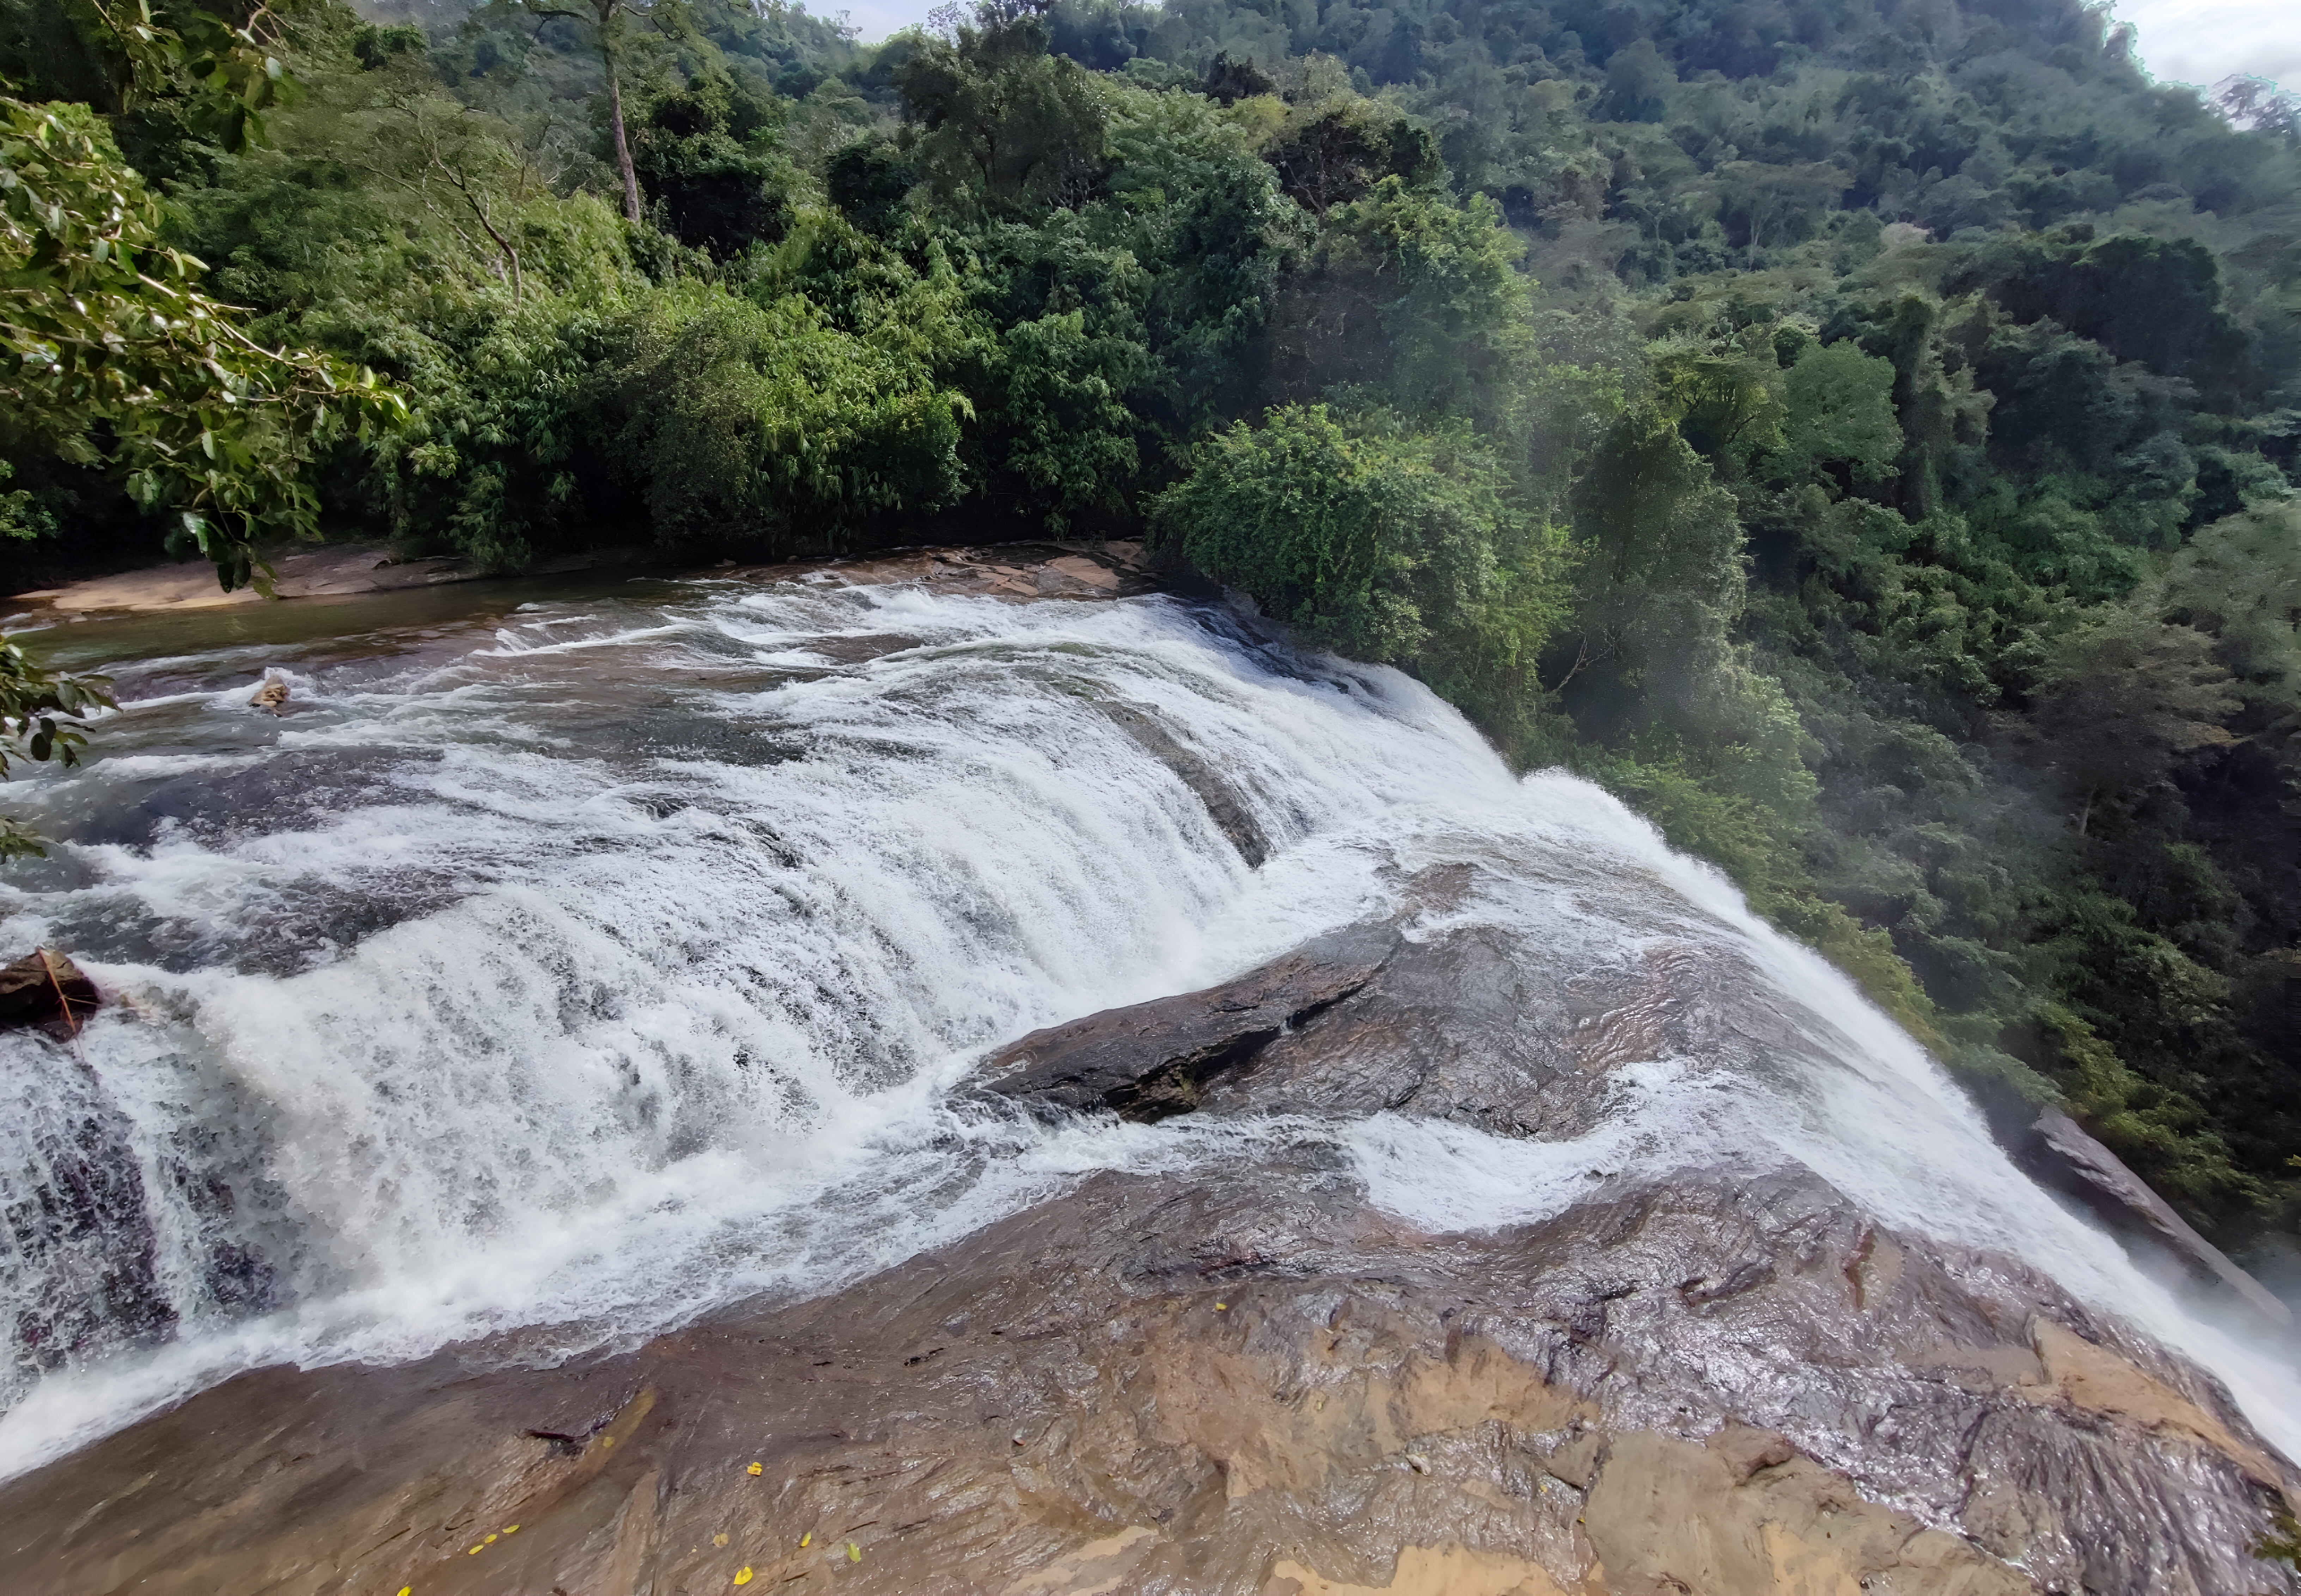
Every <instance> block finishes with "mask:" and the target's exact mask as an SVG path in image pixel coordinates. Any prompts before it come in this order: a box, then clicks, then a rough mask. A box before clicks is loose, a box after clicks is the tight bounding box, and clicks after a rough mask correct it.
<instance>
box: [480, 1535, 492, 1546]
mask: <svg viewBox="0 0 2301 1596" xmlns="http://www.w3.org/2000/svg"><path fill="white" fill-rule="evenodd" d="M495 1543H496V1538H495V1537H494V1536H493V1535H489V1537H488V1538H487V1539H486V1540H484V1541H482V1542H480V1544H481V1545H482V1546H493V1545H494V1544H495Z"/></svg>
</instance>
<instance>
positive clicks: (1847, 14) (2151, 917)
mask: <svg viewBox="0 0 2301 1596" xmlns="http://www.w3.org/2000/svg"><path fill="white" fill-rule="evenodd" d="M0 78H4V79H5V80H6V83H7V85H8V86H9V87H8V95H9V97H8V98H7V99H6V101H5V104H4V105H0V116H4V121H5V128H4V129H0V188H4V189H5V192H6V201H5V203H6V207H7V208H6V218H7V231H6V233H5V236H4V238H0V248H4V249H5V251H6V252H7V257H8V258H7V263H6V271H7V279H6V284H5V286H4V289H0V291H4V293H5V295H6V296H7V297H6V304H7V305H8V306H9V307H10V308H9V311H8V317H9V320H8V322H7V327H6V331H7V336H8V338H9V340H10V344H9V347H10V352H11V353H12V354H13V355H14V356H15V360H16V371H15V372H14V373H13V375H12V377H11V378H10V379H9V380H11V381H13V382H14V383H15V384H16V386H14V387H13V388H10V389H5V390H4V391H0V431H4V433H5V437H6V448H5V458H6V461H7V464H8V465H9V466H10V468H11V471H12V473H13V474H12V476H11V477H10V479H9V480H8V481H7V482H6V483H4V484H0V531H5V532H6V533H7V535H8V536H7V539H6V542H5V547H0V556H4V557H5V558H6V559H8V560H9V561H11V562H12V564H11V566H10V574H11V575H13V577H15V578H16V579H17V581H18V585H19V586H20V587H21V586H29V585H34V584H35V583H37V582H38V581H44V580H47V579H48V578H49V577H50V576H52V575H53V574H54V573H55V572H62V571H70V570H80V569H92V568H96V567H98V566H101V565H103V564H106V563H116V562H120V561H124V560H129V559H133V558H137V557H141V556H146V555H148V553H149V551H151V550H152V549H155V548H156V547H160V546H161V545H162V543H163V541H165V540H166V539H169V538H171V537H172V538H173V539H175V542H176V545H177V547H180V548H181V547H185V546H186V545H187V544H190V545H197V546H198V547H202V548H205V552H207V553H208V554H210V555H211V556H213V557H216V558H217V559H218V561H219V564H220V565H221V566H222V569H223V571H224V572H225V575H226V577H227V579H229V580H245V579H247V578H251V577H254V576H256V575H259V574H260V570H259V569H258V565H257V564H256V562H260V559H261V557H262V556H263V553H264V549H265V548H266V547H270V546H271V544H272V542H273V541H276V540H277V539H280V538H283V537H290V536H295V535H300V534H304V533H307V532H314V531H324V532H325V533H326V534H327V535H330V536H339V537H345V538H369V539H389V540H391V541H392V542H394V543H395V544H397V546H399V547H402V548H403V549H405V550H406V552H408V553H410V554H419V553H434V552H445V553H456V554H461V555H463V556H467V557H468V558H470V559H472V560H474V561H476V562H479V563H480V564H482V565H484V566H487V567H489V568H495V569H504V570H516V569H519V568H521V567H523V566H524V565H526V564H529V563H531V562H532V561H534V560H536V559H538V558H540V557H544V556H551V555H556V554H559V553H563V552H566V551H570V550H573V549H578V548H582V547H588V546H591V545H597V544H605V543H609V542H627V541H629V540H631V539H632V538H633V537H634V536H643V537H647V538H650V539H653V540H655V541H656V542H657V543H658V544H659V545H661V546H662V547H665V548H666V549H668V550H673V551H676V552H679V553H681V554H683V555H686V556H694V557H698V558H700V557H703V556H711V557H717V556H722V555H736V554H741V555H742V556H746V557H752V558H765V557H780V556H797V555H802V554H812V553H819V552H824V551H839V550H849V549H857V548H862V547H872V546H875V545H883V544H887V543H890V542H896V541H901V542H924V541H935V540H972V541H989V540H994V539H1009V538H1015V537H1043V536H1053V537H1096V538H1101V537H1111V536H1139V537H1144V538H1147V539H1150V541H1151V544H1152V546H1153V547H1154V548H1155V549H1156V550H1157V551H1158V552H1159V556H1160V557H1162V558H1163V559H1165V560H1167V561H1168V562H1169V563H1170V564H1175V565H1177V566H1181V565H1192V566H1195V567H1196V568H1197V569H1198V570H1199V571H1201V572H1203V573H1204V574H1206V575H1208V576H1210V577H1213V578H1215V579H1217V580H1218V581H1222V582H1224V583H1226V584H1228V585H1230V586H1231V587H1232V588H1234V589H1235V590H1237V591H1238V592H1240V593H1243V594H1244V595H1246V596H1248V597H1250V598H1251V600H1253V601H1254V602H1256V603H1257V604H1259V606H1260V607H1261V608H1262V609H1263V610H1264V612H1265V613H1266V614H1268V615H1270V616H1272V617H1273V618H1274V619H1278V620H1283V621H1284V622H1287V623H1290V624H1292V625H1293V626H1294V627H1295V628H1296V629H1297V630H1298V632H1299V633H1300V635H1301V637H1302V638H1303V639H1305V640H1306V641H1308V642H1310V643H1312V644H1315V645H1317V646H1320V647H1327V648H1335V649H1337V650H1340V651H1343V652H1345V653H1349V654H1351V655H1354V656H1358V657H1360V658H1364V659H1368V660H1375V661H1381V662H1385V663H1389V664H1396V665H1398V666H1400V667H1401V668H1402V669H1405V670H1408V671H1410V672H1411V673H1415V674H1417V675H1418V676H1419V677H1420V678H1422V679H1423V680H1424V681H1427V682H1428V683H1429V684H1430V685H1431V686H1432V687H1433V688H1434V689H1436V690H1438V691H1439V692H1441V693H1443V694H1444V695H1445V696H1447V697H1448V698H1451V699H1452V700H1453V701H1454V702H1456V703H1457V704H1459V705H1460V706H1462V707H1463V708H1464V709H1465V711H1466V712H1467V713H1468V714H1470V715H1471V717H1472V718H1473V719H1474V720H1475V721H1477V723H1478V724H1480V725H1481V726H1482V727H1483V728H1484V729H1485V731H1487V732H1488V733H1489V734H1490V735H1491V736H1493V737H1494V740H1495V741H1496V743H1497V745H1498V746H1499V747H1500V748H1502V751H1503V752H1504V754H1505V755H1506V756H1508V757H1510V758H1511V759H1512V760H1513V761H1515V762H1518V763H1519V764H1521V765H1534V764H1543V763H1559V764H1564V765H1570V766H1572V767H1574V768H1576V769H1578V770H1581V771H1583V772H1585V773H1587V774H1589V775H1591V776H1592V777H1593V778H1594V779H1596V780H1598V781H1602V782H1604V783H1605V784H1606V785H1608V786H1609V787H1610V788H1611V790H1614V791H1615V792H1617V793H1619V794H1620V795H1621V796H1622V797H1623V798H1625V799H1626V800H1627V801H1628V802H1629V803H1631V804H1632V805H1633V806H1636V807H1638V808H1639V809H1641V810H1642V811H1643V812H1644V813H1645V814H1647V815H1650V816H1652V817H1653V819H1654V820H1655V821H1656V822H1657V823H1659V824H1660V825H1661V827H1662V829H1663V830H1664V831H1665V832H1666V833H1667V834H1668V835H1669V838H1670V839H1671V840H1673V841H1675V842H1677V843H1678V844H1679V845H1681V846H1684V847H1686V848H1690V849H1692V850H1694V851H1696V852H1698V853H1701V854H1703V855H1704V856H1708V857H1710V858H1711V859H1713V860H1715V861H1716V862H1718V863H1719V865H1721V866H1722V867H1723V868H1725V869H1726V870H1728V872H1729V873H1731V874H1732V875H1733V876H1734V877H1735V878H1736V881H1737V882H1740V883H1741V885H1742V886H1743V887H1744V888H1745V890H1746V891H1747V892H1748V893H1749V895H1750V897H1751V900H1752V902H1753V904H1754V905H1755V906H1756V907H1758V908H1760V909H1761V911H1762V912H1763V913H1765V914H1767V915H1770V916H1771V917H1772V918H1773V919H1774V920H1775V921H1776V922H1777V923H1780V924H1782V925H1783V926H1785V927H1786V929H1788V930H1790V931H1791V932H1795V934H1797V935H1799V936H1801V937H1803V938H1804V939H1806V940H1808V941H1810V942H1812V943H1813V944H1814V945H1815V946H1817V947H1818V948H1821V949H1822V950H1823V951H1825V952H1826V953H1828V955H1829V956H1830V957H1833V958H1835V959H1837V961H1838V962H1839V963H1840V964H1841V965H1843V966H1845V968H1846V969H1847V970H1849V971H1850V972H1852V973H1853V974H1855V975H1856V976H1857V977H1858V978H1859V979H1861V980H1862V982H1864V983H1865V985H1866V986H1867V987H1868V988H1869V990H1870V991H1871V992H1872V994H1873V995H1875V996H1876V997H1877V998H1878V1000H1879V1001H1880V1002H1881V1003H1882V1004H1884V1005H1885V1006H1886V1007H1888V1008H1889V1009H1891V1010H1892V1011H1893V1012H1895V1014H1896V1015H1898V1016H1899V1017H1900V1018H1901V1019H1902V1020H1903V1021H1904V1023H1905V1024H1908V1025H1909V1026H1910V1027H1911V1028H1912V1030H1913V1031H1914V1032H1916V1033H1917V1034H1918V1035H1919V1036H1920V1037H1921V1038H1922V1039H1923V1040H1926V1041H1927V1042H1928V1044H1929V1046H1931V1047H1932V1048H1933V1049H1935V1051H1936V1052H1937V1055H1938V1056H1939V1057H1942V1058H1943V1059H1944V1061H1945V1063H1947V1064H1948V1065H1950V1066H1951V1067H1952V1068H1953V1069H1954V1070H1955V1071H1956V1072H1957V1073H1958V1074H1960V1075H1961V1077H1962V1079H1964V1080H1965V1081H1966V1082H1969V1083H1970V1085H1971V1086H1972V1087H1973V1089H1974V1090H1976V1092H1977V1093H1978V1094H1979V1096H1980V1098H1981V1099H1982V1100H1983V1101H1984V1103H1985V1105H1986V1106H1987V1107H1988V1108H1989V1110H1990V1111H1991V1112H1992V1113H1993V1114H1994V1115H1996V1116H1999V1117H2000V1118H2001V1119H2004V1120H2007V1121H2008V1122H2009V1123H2019V1122H2021V1121H2022V1120H2025V1119H2026V1117H2027V1116H2029V1115H2032V1114H2034V1113H2035V1111H2036V1109H2037V1107H2038V1106H2040V1105H2042V1104H2046V1103H2049V1102H2052V1103H2059V1104H2062V1105H2063V1106H2066V1107H2069V1108H2070V1109H2071V1110H2072V1111H2073V1112H2075V1113H2077V1114H2078V1115H2079V1116H2080V1117H2082V1118H2083V1119H2084V1120H2085V1121H2086V1122H2087V1123H2088V1124H2089V1125H2091V1126H2092V1127H2093V1128H2094V1129H2095V1130H2096V1132H2098V1133H2099V1134H2100V1135H2102V1136H2103V1137H2104V1140H2106V1141H2108V1142H2109V1144H2110V1145H2111V1146H2112V1147H2113V1148H2114V1149H2116V1150H2117V1151H2118V1152H2119V1153H2120V1154H2121V1156H2123V1157H2126V1158H2127V1159H2128V1160H2129V1162H2131V1163H2132V1164H2133V1165H2134V1166H2135V1167H2136V1168H2137V1169H2139V1170H2141V1171H2142V1172H2143V1173H2144V1174H2146V1175H2147V1176H2148V1178H2150V1179H2151V1180H2152V1181H2153V1182H2155V1183H2156V1184H2157V1185H2158V1186H2159V1187H2160V1188H2161V1189H2162V1190H2163V1191H2166V1192H2167V1194H2168V1195H2169V1196H2170V1197H2171V1198H2172V1199H2174V1200H2175V1201H2177V1202H2178V1203H2180V1205H2181V1206H2182V1207H2185V1208H2186V1209H2187V1210H2188V1212H2189V1213H2190V1214H2191V1215H2192V1216H2194V1217H2196V1218H2197V1219H2198V1220H2200V1221H2201V1222H2205V1223H2207V1224H2213V1225H2216V1226H2219V1227H2221V1228H2222V1233H2223V1234H2224V1236H2225V1237H2228V1238H2230V1239H2232V1240H2233V1241H2255V1242H2261V1243H2263V1244H2266V1243H2267V1242H2268V1241H2270V1240H2271V1239H2273V1238H2285V1237H2292V1236H2293V1235H2294V1234H2295V1232H2296V1229H2297V1225H2301V1174H2297V1171H2301V1165H2297V1163H2296V1162H2295V1160H2296V1159H2297V1157H2301V1024H2297V1023H2296V1019H2297V1001H2296V999H2297V993H2301V497H2297V496H2296V482H2297V480H2301V113H2297V109H2296V106H2295V104H2294V103H2293V102H2292V100H2291V99H2289V98H2288V97H2286V96H2280V95H2278V94H2276V93H2274V92H2273V91H2270V90H2267V89H2265V88H2262V87H2261V86H2259V85H2238V86H2236V87H2235V88H2232V89H2231V90H2230V92H2229V93H2227V94H2225V95H2224V96H2222V98H2221V99H2220V100H2219V101H2214V100H2211V99H2209V98H2207V97H2205V96H2200V95H2198V94H2197V93H2196V92H2195V91H2192V90H2190V89H2187V88H2179V87H2168V86H2162V85H2158V84H2155V83H2154V82H2152V81H2151V80H2150V79H2149V78H2148V77H2147V76H2146V74H2145V73H2144V72H2143V71H2141V70H2140V68H2139V67H2138V64H2137V63H2136V62H2135V60H2134V59H2133V54H2132V50H2131V41H2130V38H2129V36H2128V35H2126V34H2125V33H2124V32H2123V31H2122V30H2121V29H2117V28H2115V27H2113V26H2112V25H2111V24H2110V22H2109V21H2108V20H2107V18H2106V14H2105V13H2103V12H2100V11H2096V10H2091V9H2088V7H2086V6H2085V5H2082V4H2078V3H2076V0H1879V3H1878V4H1862V5H1853V4H1845V5H1839V6H1815V5H1792V4H1786V3H1783V0H1736V4H1724V3H1723V0H1553V3H1552V4H1545V5H1535V4H1530V3H1528V4H1493V3H1492V0H1479V3H1477V4H1472V3H1471V0H1393V3H1391V4H1382V5H1375V4H1368V3H1365V0H1334V3H1332V4H1326V5H1324V6H1311V5H1309V4H1301V3H1299V0H1258V3H1253V4H1250V3H1248V0H1167V4H1160V5H1155V6H1154V5H1135V4H1118V3H1113V0H1052V3H1048V0H983V4H977V5H976V6H975V7H974V8H973V9H971V10H968V9H960V8H958V7H947V8H945V9H944V10H943V11H942V12H940V13H937V16H936V20H935V21H933V24H932V25H930V26H928V27H925V28H922V29H913V30H910V31H908V32H906V33H903V34H899V35H898V36H896V37H895V38H891V39H890V40H888V41H887V42H885V43H884V44H883V45H879V46H860V45H858V44H857V43H856V42H855V41H854V39H853V38H852V37H851V36H850V35H849V33H847V32H846V31H844V30H843V29H841V28H840V27H838V26H836V25H834V24H833V23H832V22H829V21H825V20H824V19H822V18H819V17H816V16H814V15H812V14H810V13H807V11H806V10H805V9H804V8H803V7H802V6H799V5H786V4H782V3H781V0H768V3H766V4H757V5H752V6H748V7H747V6H743V5H730V4H720V3H717V0H588V3H587V4H584V5H581V6H574V5H570V6H565V7H563V6H558V5H554V4H542V3H540V0H521V3H515V0H488V3H487V4H477V5H471V4H464V3H463V0H441V3H439V4H433V3H431V0H373V3H372V4H368V5H367V8H366V9H364V10H363V11H360V12H355V11H353V10H350V9H347V7H346V6H345V5H344V4H341V3H340V0H289V4H283V5H282V6H280V8H278V9H272V8H269V7H263V6H256V7H253V8H251V7H249V6H248V5H247V4H245V0H224V4H222V9H220V10H219V11H215V12H209V11H205V10H200V9H197V8H196V7H195V6H193V5H191V4H188V0H156V3H155V4H150V5H148V7H146V8H142V9H134V10H131V9H130V8H129V7H127V6H125V5H123V4H120V3H119V0H70V3H69V4H67V3H64V0H0ZM44 130H45V131H44ZM74 306H77V307H79V308H72V307H74ZM66 312H69V315H67V314H66ZM43 317H46V320H43V319H42V318H43ZM72 317H79V318H80V320H78V321H73V320H71V318H72ZM12 670H14V671H15V672H16V676H15V677H14V678H13V680H17V681H20V682H21V683H23V684H24V686H23V691H22V692H21V693H20V694H19V695H18V697H19V698H22V700H23V703H24V705H27V706H30V707H29V708H21V707H20V708H19V709H18V710H17V711H15V712H13V713H12V714H11V715H10V724H11V725H13V726H16V727H18V728H19V729H20V731H21V735H22V736H24V737H27V738H29V737H30V736H33V735H35V734H38V725H37V722H38V716H40V715H43V714H45V715H48V716H49V717H50V718H51V720H53V717H54V714H56V713H58V712H59V706H61V707H62V710H63V711H65V712H68V711H69V710H70V709H71V706H77V705H85V704H88V703H92V702H96V700H95V699H92V698H88V697H87V696H86V693H85V692H83V691H82V690H81V689H76V688H72V687H70V686H63V687H59V686H58V685H57V684H56V683H55V682H54V681H46V679H43V678H41V677H40V674H39V673H38V670H37V668H36V667H34V666H32V665H30V664H28V663H25V662H22V661H21V659H20V660H19V661H18V663H17V664H15V665H13V666H12ZM87 690H88V691H100V684H99V686H97V687H96V688H92V689H87ZM44 695H45V696H44ZM9 702H10V703H12V704H13V703H15V702H16V700H15V699H13V698H12V699H11V700H10V701H9ZM43 706H45V707H43ZM6 707H7V706H5V705H0V710H5V709H6ZM69 730H70V728H69V726H68V725H67V726H63V727H52V729H51V731H50V732H49V733H48V734H46V736H47V738H48V740H46V741H44V742H43V743H42V744H41V745H40V747H41V748H43V749H53V748H61V749H63V751H65V752H69V751H70V749H71V746H72V745H71V743H70V742H69V740H65V741H62V742H58V741H56V740H55V738H56V737H57V736H59V735H62V734H63V733H64V732H68V731H69ZM18 751H19V752H21V753H23V754H25V755H27V756H33V755H35V754H37V752H38V750H35V749H33V748H31V747H30V745H29V743H26V744H25V745H24V746H23V747H22V748H20V749H19V750H18Z"/></svg>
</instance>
